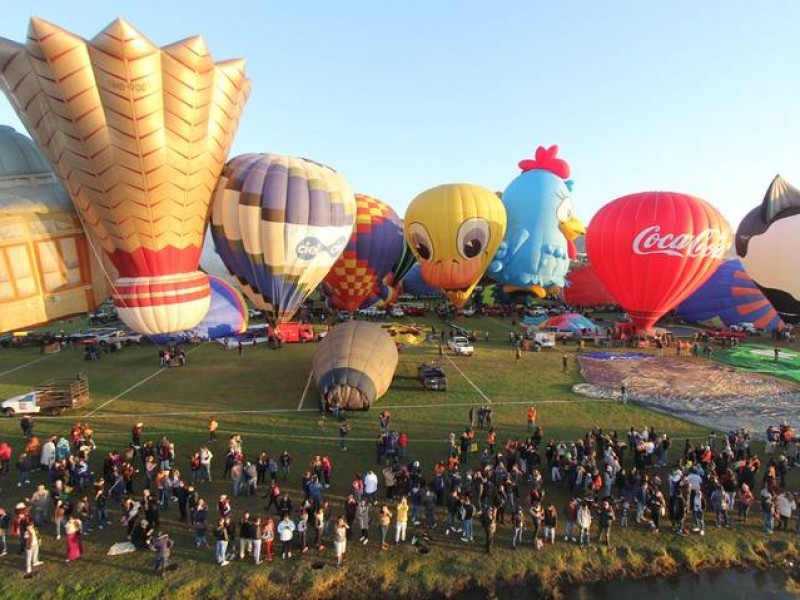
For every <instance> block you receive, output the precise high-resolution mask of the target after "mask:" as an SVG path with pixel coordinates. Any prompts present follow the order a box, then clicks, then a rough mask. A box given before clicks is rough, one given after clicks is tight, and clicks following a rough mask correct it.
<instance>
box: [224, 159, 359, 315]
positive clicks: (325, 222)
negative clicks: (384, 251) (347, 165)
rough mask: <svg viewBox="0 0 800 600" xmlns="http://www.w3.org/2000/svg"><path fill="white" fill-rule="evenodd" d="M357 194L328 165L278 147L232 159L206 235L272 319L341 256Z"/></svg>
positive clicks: (291, 309) (290, 310)
mask: <svg viewBox="0 0 800 600" xmlns="http://www.w3.org/2000/svg"><path fill="white" fill-rule="evenodd" d="M355 213H356V201H355V197H354V196H353V192H352V190H351V189H350V186H349V185H348V183H347V181H346V180H345V178H344V177H343V176H342V175H340V174H339V173H337V172H336V171H334V170H333V169H331V168H330V167H326V166H325V165H321V164H319V163H315V162H312V161H310V160H306V159H303V158H294V157H290V156H280V155H277V154H243V155H241V156H237V157H235V158H233V159H232V160H231V161H230V162H229V163H228V164H227V165H226V166H225V169H224V170H223V172H222V175H221V176H220V179H219V183H218V184H217V188H216V190H215V192H214V203H213V206H212V213H211V234H212V236H213V238H214V244H215V246H216V248H217V252H218V253H219V255H220V258H221V259H222V262H223V263H225V266H226V267H227V269H228V271H230V272H231V273H232V274H233V275H235V276H236V278H237V280H238V282H239V284H240V285H241V287H242V290H243V291H244V293H245V295H246V296H247V297H248V298H249V299H250V300H251V301H252V302H253V303H254V304H255V305H256V306H257V307H258V308H260V309H262V310H264V311H265V312H266V313H267V318H268V319H269V320H270V321H271V322H272V323H273V324H275V325H277V324H280V323H282V322H286V321H289V320H291V318H292V316H293V315H294V313H295V312H296V311H297V309H299V308H300V306H301V305H302V303H303V301H304V300H305V299H306V298H307V297H308V295H309V294H311V292H313V291H314V288H316V287H317V285H319V283H320V281H322V278H323V277H325V275H327V274H328V271H329V270H330V268H331V267H332V266H333V264H334V263H335V262H336V260H337V259H338V258H339V255H340V254H341V253H342V250H344V248H345V246H346V244H347V240H348V239H349V238H350V234H351V232H352V230H353V223H354V220H355Z"/></svg>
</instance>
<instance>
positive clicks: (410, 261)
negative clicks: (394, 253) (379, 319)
mask: <svg viewBox="0 0 800 600" xmlns="http://www.w3.org/2000/svg"><path fill="white" fill-rule="evenodd" d="M402 222H403V221H402V219H401V220H400V223H401V224H402ZM416 264H417V259H416V258H414V254H413V253H412V252H411V248H409V247H408V242H407V241H406V240H405V237H404V238H403V251H402V253H401V254H400V258H399V259H398V260H397V262H396V263H395V264H394V266H393V267H392V272H391V273H389V274H388V275H387V276H386V277H384V278H383V284H384V285H385V286H386V288H387V289H388V290H389V291H388V294H387V296H386V298H381V299H379V300H378V306H381V307H383V306H385V307H391V306H392V305H393V304H394V303H395V302H396V301H397V297H398V296H399V295H400V294H402V293H403V287H402V283H403V280H404V279H405V277H406V275H408V272H409V271H410V270H411V268H412V267H413V266H414V265H416ZM367 302H370V299H369V298H368V299H367ZM371 304H372V303H370V304H368V306H371Z"/></svg>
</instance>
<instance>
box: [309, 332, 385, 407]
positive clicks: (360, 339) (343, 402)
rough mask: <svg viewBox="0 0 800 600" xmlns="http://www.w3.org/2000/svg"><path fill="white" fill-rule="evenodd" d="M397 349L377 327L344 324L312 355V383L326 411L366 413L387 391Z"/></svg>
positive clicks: (325, 339)
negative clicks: (364, 411)
mask: <svg viewBox="0 0 800 600" xmlns="http://www.w3.org/2000/svg"><path fill="white" fill-rule="evenodd" d="M397 361H398V354H397V347H396V346H395V344H394V342H393V341H392V338H391V336H390V335H389V334H388V333H387V332H386V331H384V330H383V329H382V328H381V327H380V325H377V324H375V323H368V322H366V321H346V322H344V323H340V324H339V325H337V326H336V327H334V328H333V330H331V331H330V332H329V333H328V335H327V336H325V338H324V339H323V340H322V341H321V342H320V343H319V347H318V348H317V350H316V352H314V358H313V368H314V381H315V382H316V385H317V389H318V390H319V393H320V394H321V395H322V400H323V402H324V404H325V406H327V407H328V408H333V407H335V406H338V407H339V408H342V409H346V410H368V409H369V407H370V406H372V404H374V403H375V401H376V400H377V399H378V398H380V397H381V396H383V394H385V393H386V391H387V390H388V389H389V386H390V385H391V383H392V377H394V372H395V369H396V368H397Z"/></svg>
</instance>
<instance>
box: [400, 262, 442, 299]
mask: <svg viewBox="0 0 800 600" xmlns="http://www.w3.org/2000/svg"><path fill="white" fill-rule="evenodd" d="M403 293H404V294H411V295H412V296H416V297H417V298H439V297H441V295H442V291H441V290H440V289H438V288H435V287H433V286H431V285H428V284H427V283H426V282H425V280H424V279H423V278H422V272H421V270H420V266H419V265H418V264H416V265H414V266H413V267H411V269H410V270H409V272H408V273H407V274H406V276H405V278H404V279H403Z"/></svg>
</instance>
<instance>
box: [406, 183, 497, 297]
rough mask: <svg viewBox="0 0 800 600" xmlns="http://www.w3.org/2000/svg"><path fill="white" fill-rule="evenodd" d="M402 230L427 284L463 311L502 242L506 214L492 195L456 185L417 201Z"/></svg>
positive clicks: (489, 192)
mask: <svg viewBox="0 0 800 600" xmlns="http://www.w3.org/2000/svg"><path fill="white" fill-rule="evenodd" d="M403 228H404V231H405V236H406V241H407V242H408V245H409V247H410V248H411V252H412V253H413V254H414V256H415V257H416V259H417V261H418V262H419V265H420V271H421V274H422V278H423V279H424V280H425V283H427V284H428V285H430V286H432V287H435V288H438V289H441V290H443V291H444V292H445V293H446V295H447V298H448V299H449V300H450V302H452V303H453V305H454V306H456V308H461V307H462V306H464V304H466V302H467V300H469V297H470V295H471V294H472V290H473V289H474V288H475V285H476V284H477V283H478V281H479V280H480V278H481V277H482V276H483V274H484V272H485V271H486V268H487V267H488V266H489V262H490V261H491V259H492V256H494V254H495V252H496V251H497V247H498V246H499V245H500V240H502V239H503V234H504V233H505V230H506V211H505V209H504V208H503V203H502V202H501V201H500V199H499V198H498V197H497V196H496V195H495V194H494V192H492V191H490V190H487V189H485V188H482V187H480V186H477V185H470V184H466V183H452V184H447V185H440V186H438V187H435V188H431V189H429V190H427V191H425V192H422V193H421V194H420V195H419V196H417V197H416V198H414V200H412V201H411V204H410V205H409V207H408V210H407V211H406V218H405V221H404V223H403Z"/></svg>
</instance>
